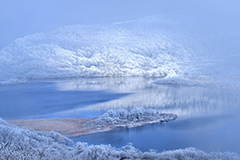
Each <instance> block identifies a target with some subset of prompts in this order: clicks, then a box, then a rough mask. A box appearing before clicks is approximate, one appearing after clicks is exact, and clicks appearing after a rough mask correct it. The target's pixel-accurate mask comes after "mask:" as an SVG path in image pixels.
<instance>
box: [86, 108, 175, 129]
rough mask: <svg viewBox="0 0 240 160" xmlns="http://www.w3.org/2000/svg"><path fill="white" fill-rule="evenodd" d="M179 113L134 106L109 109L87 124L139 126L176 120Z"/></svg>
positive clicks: (93, 125)
mask: <svg viewBox="0 0 240 160" xmlns="http://www.w3.org/2000/svg"><path fill="white" fill-rule="evenodd" d="M176 118H177V115H175V114H164V113H161V112H160V111H159V110H158V109H149V108H148V109H145V108H140V107H138V108H137V107H136V108H132V109H130V110H127V109H116V110H108V111H107V112H106V113H105V114H103V115H102V116H100V117H98V118H97V119H95V120H92V121H89V122H87V123H86V125H87V126H88V127H89V128H102V127H106V126H111V125H114V126H115V127H127V128H132V127H137V126H142V125H144V124H151V123H157V122H168V121H170V120H175V119H176Z"/></svg>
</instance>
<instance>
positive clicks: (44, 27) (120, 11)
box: [0, 0, 240, 49]
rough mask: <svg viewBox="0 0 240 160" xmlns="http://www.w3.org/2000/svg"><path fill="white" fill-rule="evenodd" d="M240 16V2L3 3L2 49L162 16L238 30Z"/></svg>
mask: <svg viewBox="0 0 240 160" xmlns="http://www.w3.org/2000/svg"><path fill="white" fill-rule="evenodd" d="M239 13H240V1H239V0H211V1H210V0H194V1H193V0H0V49H1V48H3V47H4V46H6V45H7V44H9V43H10V42H12V41H14V40H15V39H16V38H18V37H22V36H25V35H29V34H33V33H36V32H47V31H51V30H53V29H54V28H57V27H60V26H63V25H72V24H104V23H112V22H119V21H126V20H131V19H135V18H141V17H145V16H150V15H155V14H162V15H164V16H165V17H166V18H172V19H174V18H175V20H179V19H185V20H187V21H188V22H189V19H190V22H191V23H188V26H189V25H190V27H191V25H193V24H194V23H196V22H199V24H202V26H205V25H207V24H209V22H212V24H213V25H212V27H213V28H214V27H216V28H218V26H219V25H223V24H225V25H230V28H231V27H233V28H234V26H233V25H232V24H234V25H235V24H236V23H239V22H238V21H239V20H238V18H239V15H240V14H239ZM214 21H216V22H214ZM196 26H199V25H193V27H196ZM199 28H200V27H199ZM235 28H236V27H235ZM211 29H212V28H211Z"/></svg>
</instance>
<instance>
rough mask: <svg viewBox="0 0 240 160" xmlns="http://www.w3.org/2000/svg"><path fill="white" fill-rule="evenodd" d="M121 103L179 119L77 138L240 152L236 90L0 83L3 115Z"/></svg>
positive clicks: (239, 94)
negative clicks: (146, 108)
mask: <svg viewBox="0 0 240 160" xmlns="http://www.w3.org/2000/svg"><path fill="white" fill-rule="evenodd" d="M122 107H125V108H131V107H150V108H151V107H157V108H159V109H161V110H162V111H163V112H170V113H176V114H178V116H179V118H178V119H177V120H175V121H173V122H169V123H163V124H154V125H146V126H144V127H139V128H132V129H115V130H113V131H111V132H105V133H97V134H91V135H85V136H80V137H76V138H73V140H74V141H76V142H77V141H83V142H88V143H90V144H111V145H113V146H116V147H121V146H123V145H126V144H128V143H129V142H131V143H133V145H134V146H135V147H137V148H139V149H141V150H143V151H146V150H149V149H155V150H158V151H163V150H169V149H178V148H186V147H196V148H199V149H201V150H204V151H208V152H210V151H232V152H237V153H239V154H240V137H239V135H240V125H239V124H240V116H239V113H240V91H239V90H238V89H223V88H213V87H200V86H179V85H155V84H153V83H150V82H149V80H146V79H143V78H95V79H71V80H61V81H59V80H56V81H53V80H52V81H33V82H30V83H26V84H17V85H9V86H1V87H0V108H1V110H0V117H2V118H4V119H19V118H25V119H27V118H72V117H95V116H99V115H101V114H102V113H104V112H105V111H106V110H108V109H114V108H122Z"/></svg>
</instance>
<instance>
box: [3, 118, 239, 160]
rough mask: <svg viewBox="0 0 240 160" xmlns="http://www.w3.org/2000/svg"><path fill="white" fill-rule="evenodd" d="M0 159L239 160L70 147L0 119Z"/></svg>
mask: <svg viewBox="0 0 240 160" xmlns="http://www.w3.org/2000/svg"><path fill="white" fill-rule="evenodd" d="M0 159H4V160H5V159H11V160H22V159H25V160H38V159H41V160H53V159H54V160H66V159H71V160H83V159H84V160H106V159H111V160H120V159H122V160H123V159H130V160H131V159H132V160H133V159H150V160H155V159H161V160H239V159H240V157H239V156H238V155H237V154H234V153H229V152H225V153H219V152H217V153H206V152H203V151H200V150H198V149H195V148H186V149H179V150H174V151H167V152H161V153H158V152H155V151H149V152H141V151H140V150H138V149H136V148H135V147H133V146H132V145H131V144H129V145H126V146H124V147H122V148H115V147H112V146H110V145H88V144H86V143H81V142H78V143H76V144H72V141H71V140H69V139H68V138H66V137H64V136H61V135H60V134H58V133H55V132H36V131H33V130H28V129H23V128H18V127H16V126H14V125H11V124H9V123H7V122H6V121H4V120H2V119H0Z"/></svg>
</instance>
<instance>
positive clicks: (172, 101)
mask: <svg viewBox="0 0 240 160" xmlns="http://www.w3.org/2000/svg"><path fill="white" fill-rule="evenodd" d="M57 86H58V88H59V89H60V90H86V89H88V90H99V89H101V90H106V89H107V90H112V91H114V92H118V93H133V94H131V95H129V96H125V97H122V98H120V99H115V100H111V101H107V102H105V103H98V104H95V105H90V106H87V107H84V108H76V109H73V110H68V111H64V112H59V113H57V115H59V116H60V115H61V116H63V115H65V116H72V115H75V116H77V115H78V114H81V113H82V112H86V111H89V112H90V111H91V112H92V111H104V110H107V109H111V108H120V107H125V108H129V107H158V108H160V109H162V110H163V112H172V113H176V114H178V115H179V116H181V115H188V116H189V115H190V116H192V115H206V114H210V115H211V114H221V113H225V112H227V111H229V110H231V109H233V108H236V107H238V106H239V104H240V99H239V98H240V95H239V94H238V92H239V91H238V90H230V89H221V88H208V87H199V86H178V85H156V84H153V83H149V80H148V79H144V78H96V79H78V80H65V81H59V82H57Z"/></svg>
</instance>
